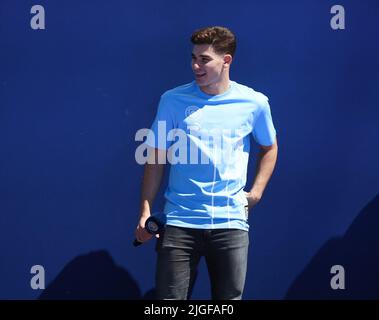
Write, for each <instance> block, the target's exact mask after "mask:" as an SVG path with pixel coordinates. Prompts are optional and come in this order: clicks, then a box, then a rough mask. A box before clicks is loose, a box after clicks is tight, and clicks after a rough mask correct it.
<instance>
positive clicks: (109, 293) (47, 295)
mask: <svg viewBox="0 0 379 320" xmlns="http://www.w3.org/2000/svg"><path fill="white" fill-rule="evenodd" d="M141 298H142V297H141V292H140V289H139V286H138V284H137V282H136V281H135V280H134V279H133V278H132V276H131V275H130V274H129V272H127V271H126V270H124V269H123V268H121V267H119V266H117V265H115V263H114V261H113V259H112V258H111V256H110V255H109V253H108V252H107V251H105V250H101V251H96V252H91V253H89V254H85V255H81V256H78V257H76V258H75V259H73V260H72V261H71V262H69V263H68V264H67V265H66V266H65V267H64V268H63V270H62V272H61V273H59V274H58V276H57V277H56V278H55V279H54V280H53V281H52V282H51V283H50V284H49V285H48V286H47V288H46V289H45V290H44V291H43V293H42V294H41V295H40V296H39V298H38V299H39V300H49V299H53V300H66V299H69V300H79V299H133V300H136V299H141Z"/></svg>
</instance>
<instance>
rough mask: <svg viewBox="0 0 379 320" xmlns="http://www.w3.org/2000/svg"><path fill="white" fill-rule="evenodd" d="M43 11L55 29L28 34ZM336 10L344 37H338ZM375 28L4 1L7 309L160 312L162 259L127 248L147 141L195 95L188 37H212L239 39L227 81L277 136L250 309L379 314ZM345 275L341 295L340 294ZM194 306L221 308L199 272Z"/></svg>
mask: <svg viewBox="0 0 379 320" xmlns="http://www.w3.org/2000/svg"><path fill="white" fill-rule="evenodd" d="M34 4H41V5H43V6H44V8H45V11H46V29H45V30H32V29H31V27H30V19H31V17H32V15H31V14H30V8H31V7H32V5H34ZM334 4H342V5H343V6H344V8H345V11H346V29H345V30H339V31H334V30H332V29H331V27H330V19H331V17H332V15H331V14H330V8H331V6H332V5H334ZM378 17H379V5H378V4H377V2H376V1H375V0H371V1H369V0H365V1H353V0H351V1H347V0H346V1H345V0H344V1H338V3H336V2H335V1H328V0H323V1H318V0H307V1H303V0H288V1H280V0H277V1H275V0H270V1H233V2H230V1H229V2H227V1H225V2H224V1H222V0H219V1H203V2H201V1H198V2H194V1H164V0H162V1H146V0H141V1H122V0H112V1H100V0H93V1H84V0H81V1H73V0H65V1H63V0H61V1H38V2H37V1H26V0H24V1H21V0H18V1H13V0H2V1H1V2H0V152H1V154H0V240H1V241H0V252H1V256H0V259H1V261H0V298H2V299H35V298H38V297H41V298H86V297H92V298H102V297H120V298H140V297H142V296H143V295H145V294H147V297H149V294H151V293H149V290H150V289H152V287H153V285H154V281H153V280H154V262H155V253H154V243H153V242H150V243H148V244H146V245H144V246H142V247H140V248H138V249H136V248H134V247H132V245H131V242H132V240H133V238H134V229H135V226H136V224H137V215H138V207H139V189H140V183H141V175H142V167H141V166H139V165H137V164H136V162H135V159H134V152H135V149H136V147H137V146H138V144H137V143H136V142H135V141H134V135H135V132H136V131H137V130H138V129H140V128H144V127H149V126H150V124H151V121H152V120H153V117H154V114H155V110H156V106H157V102H158V100H159V97H160V95H161V94H162V93H163V92H164V91H165V90H167V89H170V88H172V87H175V86H177V85H180V84H184V83H187V82H190V81H192V74H191V69H190V50H191V46H190V43H189V36H190V34H191V32H192V31H193V30H194V29H197V28H199V27H202V26H208V25H224V26H227V27H230V28H231V29H232V30H233V31H234V32H235V33H236V35H237V37H238V49H237V55H236V57H235V61H234V63H233V66H232V73H231V77H232V79H233V80H236V81H238V82H240V83H244V84H246V85H249V86H251V87H253V88H255V89H256V90H258V91H262V92H264V93H265V94H267V95H268V96H269V97H270V103H271V109H272V115H273V118H274V121H275V125H276V128H277V132H278V142H279V159H278V163H277V167H276V170H275V173H274V175H273V177H272V180H271V181H270V184H269V186H268V188H267V191H266V192H265V194H264V197H263V199H262V201H261V203H259V204H258V206H257V207H256V208H255V209H254V210H253V212H252V214H251V218H250V224H251V232H250V239H251V246H250V255H249V267H248V276H247V283H246V290H245V298H246V299H284V298H289V299H291V298H319V297H326V298H352V297H355V298H357V297H358V298H364V297H376V298H379V283H378V280H376V279H377V278H379V277H377V276H376V273H375V272H376V270H379V257H378V256H379V254H378V250H377V247H378V245H379V238H378V236H377V234H378V232H377V230H378V227H379V218H378V214H379V199H378V195H379V170H378V169H377V168H378V164H379V151H378V138H379V133H378V128H379V111H378V100H379V90H378V83H379V59H378V56H379V43H378V31H379V22H378V21H379V19H378ZM256 150H257V149H256V146H255V150H254V152H252V155H251V163H250V173H251V176H250V180H249V181H250V182H249V183H251V178H252V176H253V174H254V161H255V158H256ZM162 203H163V200H162V192H161V194H160V197H159V199H158V201H157V208H160V206H161V205H162ZM37 264H38V265H43V266H44V268H45V271H46V281H47V285H48V288H47V289H46V290H45V291H44V292H42V291H41V290H32V289H31V287H30V279H31V277H32V275H31V274H30V268H31V267H32V266H33V265H37ZM336 264H341V265H343V266H344V267H345V273H346V290H344V291H342V290H339V291H333V290H331V289H330V287H329V282H330V279H331V277H332V275H331V274H330V268H331V266H332V265H336ZM41 294H42V295H41ZM193 298H197V299H207V298H209V284H208V277H207V274H206V269H205V266H204V263H203V264H202V265H201V268H200V270H199V274H198V279H197V282H196V284H195V288H194V292H193Z"/></svg>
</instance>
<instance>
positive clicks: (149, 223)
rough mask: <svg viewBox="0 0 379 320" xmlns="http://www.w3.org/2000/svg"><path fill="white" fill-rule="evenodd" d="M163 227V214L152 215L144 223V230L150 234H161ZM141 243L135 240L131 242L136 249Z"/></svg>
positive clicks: (164, 218) (164, 221) (164, 219)
mask: <svg viewBox="0 0 379 320" xmlns="http://www.w3.org/2000/svg"><path fill="white" fill-rule="evenodd" d="M165 225H166V215H165V214H164V213H163V212H158V213H154V214H152V215H151V216H150V217H149V218H147V219H146V221H145V229H146V231H147V232H148V233H150V234H158V233H161V231H162V230H163V229H164V227H165ZM142 243H143V242H140V241H138V240H137V239H134V241H133V245H134V246H135V247H138V246H139V245H141V244H142Z"/></svg>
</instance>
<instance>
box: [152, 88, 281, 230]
mask: <svg viewBox="0 0 379 320" xmlns="http://www.w3.org/2000/svg"><path fill="white" fill-rule="evenodd" d="M250 135H252V136H253V138H254V139H255V141H256V142H257V143H258V144H260V145H263V146H270V145H272V144H273V143H274V142H275V137H276V131H275V128H274V125H273V122H272V118H271V111H270V106H269V103H268V98H267V97H266V96H265V95H263V94H262V93H259V92H256V91H254V90H253V89H251V88H249V87H247V86H244V85H241V84H238V83H237V82H235V81H230V87H229V89H228V90H227V91H226V92H224V93H222V94H219V95H213V96H212V95H208V94H206V93H204V92H203V91H201V89H200V88H199V86H198V85H197V83H196V82H195V81H193V82H191V83H189V84H185V85H182V86H179V87H176V88H174V89H172V90H168V91H166V92H165V93H164V94H163V95H162V96H161V99H160V102H159V106H158V111H157V115H156V118H155V120H154V122H153V124H152V127H151V133H150V134H149V136H148V137H147V139H146V144H148V145H149V146H151V147H155V148H158V149H165V150H167V151H168V152H167V153H168V159H169V163H170V164H171V166H170V176H169V183H168V187H167V190H166V192H165V198H166V204H165V208H164V212H165V213H166V215H167V224H168V225H172V226H179V227H187V228H197V229H220V228H232V229H242V230H248V229H249V225H248V223H247V210H246V209H247V207H246V206H247V199H246V197H245V193H244V187H245V184H246V177H247V165H248V159H249V150H250Z"/></svg>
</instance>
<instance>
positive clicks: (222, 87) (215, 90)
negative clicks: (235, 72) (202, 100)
mask: <svg viewBox="0 0 379 320" xmlns="http://www.w3.org/2000/svg"><path fill="white" fill-rule="evenodd" d="M229 86H230V79H229V77H225V79H222V80H221V81H220V82H217V83H212V84H209V85H207V86H202V87H200V89H201V91H203V92H204V93H206V94H209V95H218V94H222V93H224V92H226V91H228V89H229Z"/></svg>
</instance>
